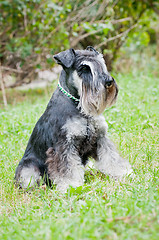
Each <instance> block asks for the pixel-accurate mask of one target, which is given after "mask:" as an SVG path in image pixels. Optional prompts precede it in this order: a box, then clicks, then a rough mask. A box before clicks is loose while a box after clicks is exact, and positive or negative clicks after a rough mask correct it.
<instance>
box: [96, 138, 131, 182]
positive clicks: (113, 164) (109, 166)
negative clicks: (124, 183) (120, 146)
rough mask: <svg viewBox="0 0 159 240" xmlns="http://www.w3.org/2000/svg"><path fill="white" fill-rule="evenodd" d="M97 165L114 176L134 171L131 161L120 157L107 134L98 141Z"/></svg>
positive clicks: (117, 176) (102, 170)
mask: <svg viewBox="0 0 159 240" xmlns="http://www.w3.org/2000/svg"><path fill="white" fill-rule="evenodd" d="M96 167H97V168H98V169H99V170H100V171H101V172H103V173H105V174H108V175H109V176H112V177H114V178H120V177H122V176H123V175H127V174H130V173H131V172H132V169H131V166H130V164H129V162H127V161H125V160H124V159H122V157H120V155H119V153H118V152H117V150H116V148H115V146H114V144H113V142H112V141H111V140H110V139H108V138H107V136H103V137H102V138H100V139H99V141H98V143H97V159H96Z"/></svg>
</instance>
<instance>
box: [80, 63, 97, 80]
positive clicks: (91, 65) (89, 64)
mask: <svg viewBox="0 0 159 240" xmlns="http://www.w3.org/2000/svg"><path fill="white" fill-rule="evenodd" d="M81 65H87V66H89V67H90V69H91V72H92V75H93V79H94V66H93V64H92V62H90V61H83V62H81Z"/></svg>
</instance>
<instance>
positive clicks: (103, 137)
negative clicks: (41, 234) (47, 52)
mask: <svg viewBox="0 0 159 240" xmlns="http://www.w3.org/2000/svg"><path fill="white" fill-rule="evenodd" d="M54 59H55V61H56V62H57V63H58V64H60V65H61V66H62V68H63V70H62V72H61V75H60V79H59V83H58V86H57V89H56V90H55V92H54V93H53V95H52V97H51V99H50V101H49V103H48V105H47V108H46V110H45V112H44V114H43V115H42V116H41V117H40V119H39V120H38V122H37V123H36V125H35V127H34V129H33V132H32V134H31V136H30V139H29V142H28V145H27V147H26V150H25V153H24V156H23V158H22V160H21V161H20V162H19V165H18V167H17V169H16V173H15V181H16V185H17V186H19V187H20V188H23V189H28V187H35V186H36V185H39V184H40V182H41V180H43V181H44V182H46V183H47V184H49V185H51V184H55V185H56V188H57V189H58V190H60V191H61V192H66V191H67V188H68V187H69V186H72V187H78V186H80V185H82V184H83V183H84V171H85V166H86V164H87V162H88V159H89V158H90V157H91V158H94V159H95V165H96V168H97V169H98V170H100V171H101V172H103V173H104V174H107V175H109V176H112V177H114V178H121V177H122V176H124V175H127V174H130V173H131V172H132V168H131V165H130V164H129V162H127V161H125V160H124V159H122V157H121V156H120V155H119V153H118V152H117V150H116V148H115V146H114V144H113V143H112V141H111V140H110V139H109V138H108V137H107V124H106V122H105V119H104V117H103V116H102V113H103V112H104V110H105V109H106V108H108V107H110V106H112V105H113V104H114V103H115V102H116V99H117V95H118V86H117V84H116V82H115V80H114V78H113V77H111V75H110V74H109V72H108V71H107V67H106V64H105V61H104V59H103V55H102V54H100V53H99V52H97V51H96V50H95V49H94V48H93V47H90V46H89V47H87V48H86V50H74V49H69V50H66V51H63V52H60V53H58V54H56V55H54Z"/></svg>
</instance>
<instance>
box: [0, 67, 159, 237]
mask: <svg viewBox="0 0 159 240" xmlns="http://www.w3.org/2000/svg"><path fill="white" fill-rule="evenodd" d="M149 65H150V64H149ZM152 67H153V66H152ZM137 69H138V68H137ZM137 69H136V70H135V69H134V71H132V72H129V73H127V74H121V73H120V74H119V73H118V74H115V73H114V77H115V79H116V80H117V82H118V85H119V88H120V91H119V98H118V101H117V104H116V105H115V106H114V107H112V108H110V109H109V110H107V111H105V113H104V115H105V118H106V121H107V122H108V126H109V131H108V133H109V137H110V138H112V139H113V140H114V141H115V142H116V144H117V145H118V146H119V150H120V151H121V152H122V155H123V156H124V157H125V158H128V159H129V161H130V163H131V164H132V166H133V169H134V174H135V175H134V178H131V177H127V178H125V180H123V181H121V182H119V181H114V180H112V179H110V178H109V177H106V176H104V175H102V174H100V173H98V174H97V173H96V171H95V170H91V171H88V172H87V174H86V183H85V184H84V186H83V187H79V188H77V189H74V188H69V190H68V192H67V194H60V193H58V192H57V191H56V190H54V189H50V188H47V187H46V188H45V187H40V188H38V189H35V190H34V191H32V192H30V193H25V192H21V191H18V190H17V189H15V187H14V185H13V178H14V172H15V168H16V166H17V164H18V162H19V160H20V158H21V157H22V155H23V153H24V150H25V147H26V144H27V141H28V139H29V136H30V133H31V131H32V129H33V127H34V125H35V123H36V121H37V120H38V118H39V117H40V115H41V114H42V112H43V111H44V109H45V107H46V104H47V102H48V99H49V97H50V95H51V93H49V96H47V95H46V94H44V91H41V90H36V91H29V92H26V91H25V92H22V93H19V96H21V97H22V96H23V97H24V98H25V99H26V98H27V99H28V100H27V101H22V102H17V103H15V102H14V103H12V104H10V105H9V106H8V109H6V110H4V109H1V110H0V156H1V162H0V171H1V178H0V185H1V188H0V213H1V218H0V239H4V240H5V239H7V240H8V239H24V240H25V239H27V240H29V239H37V240H41V239H47V240H48V239H49V240H51V239H57V240H58V239H68V240H69V239H77V240H78V239H117V240H118V239H120V240H121V239H153V240H157V239H158V238H159V234H158V221H159V219H158V216H159V212H158V210H159V209H158V203H159V202H158V201H159V192H158V189H157V186H158V183H159V181H158V177H159V175H158V149H157V147H158V146H157V144H158V140H159V135H158V111H157V108H158V95H157V92H158V91H159V85H158V76H156V72H155V71H154V70H153V69H148V68H147V66H145V69H144V74H143V72H142V71H140V70H137ZM152 70H153V71H152ZM156 70H157V71H158V66H156ZM49 89H50V88H49ZM14 94H16V96H17V95H18V94H17V92H16V91H14V90H12V91H11V90H9V96H10V98H11V99H14V100H17V101H18V98H15V96H14ZM19 100H21V98H20V99H19ZM11 102H12V101H11Z"/></svg>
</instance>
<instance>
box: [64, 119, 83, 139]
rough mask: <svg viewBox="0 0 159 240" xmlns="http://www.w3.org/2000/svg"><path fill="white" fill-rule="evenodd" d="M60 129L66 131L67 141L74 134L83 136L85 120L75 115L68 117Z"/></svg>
mask: <svg viewBox="0 0 159 240" xmlns="http://www.w3.org/2000/svg"><path fill="white" fill-rule="evenodd" d="M62 129H64V130H66V132H67V135H66V136H67V141H70V140H71V138H72V137H74V136H84V135H85V134H86V131H87V120H86V119H85V118H77V117H74V118H72V119H68V120H67V122H66V124H65V125H64V126H63V127H62Z"/></svg>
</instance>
